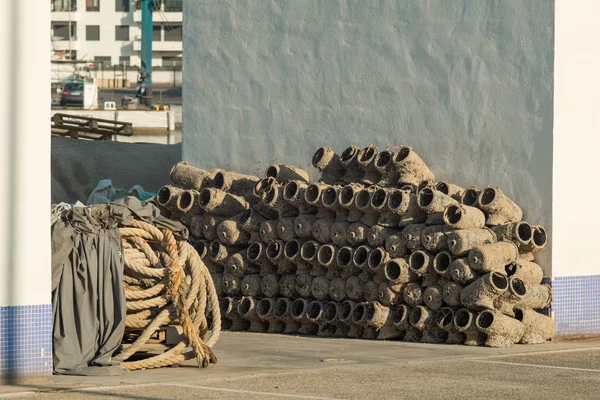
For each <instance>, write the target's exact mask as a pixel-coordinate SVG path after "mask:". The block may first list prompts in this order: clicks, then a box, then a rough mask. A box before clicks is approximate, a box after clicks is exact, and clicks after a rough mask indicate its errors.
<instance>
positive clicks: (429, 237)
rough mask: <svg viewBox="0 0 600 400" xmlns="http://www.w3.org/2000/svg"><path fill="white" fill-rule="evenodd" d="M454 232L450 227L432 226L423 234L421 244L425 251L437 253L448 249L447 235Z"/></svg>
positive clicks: (424, 230)
mask: <svg viewBox="0 0 600 400" xmlns="http://www.w3.org/2000/svg"><path fill="white" fill-rule="evenodd" d="M453 230H454V228H453V227H451V226H448V225H431V226H428V227H427V228H425V229H423V232H421V243H422V244H423V247H424V248H425V250H429V251H433V252H437V251H441V250H443V249H447V248H448V241H447V235H448V233H450V232H452V231H453Z"/></svg>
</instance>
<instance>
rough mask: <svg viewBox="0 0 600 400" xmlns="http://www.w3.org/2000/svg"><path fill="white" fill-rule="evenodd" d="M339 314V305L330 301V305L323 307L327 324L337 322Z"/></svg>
mask: <svg viewBox="0 0 600 400" xmlns="http://www.w3.org/2000/svg"><path fill="white" fill-rule="evenodd" d="M337 314H338V305H337V303H335V302H333V301H330V302H329V303H326V304H325V307H323V319H324V320H325V322H327V323H331V322H334V321H335V320H336V317H337Z"/></svg>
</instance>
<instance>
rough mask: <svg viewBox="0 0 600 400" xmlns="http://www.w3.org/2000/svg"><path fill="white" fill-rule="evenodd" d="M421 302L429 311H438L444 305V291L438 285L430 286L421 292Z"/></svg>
mask: <svg viewBox="0 0 600 400" xmlns="http://www.w3.org/2000/svg"><path fill="white" fill-rule="evenodd" d="M423 301H424V302H425V305H426V306H427V307H429V308H430V309H431V310H434V311H435V310H439V309H440V308H441V307H442V306H443V305H444V289H443V288H442V286H440V285H437V284H436V285H431V286H429V287H427V288H425V290H424V291H423Z"/></svg>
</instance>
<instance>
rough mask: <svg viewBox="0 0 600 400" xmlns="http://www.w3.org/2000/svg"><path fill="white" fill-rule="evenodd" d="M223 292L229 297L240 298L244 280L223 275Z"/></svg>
mask: <svg viewBox="0 0 600 400" xmlns="http://www.w3.org/2000/svg"><path fill="white" fill-rule="evenodd" d="M223 291H224V292H225V294H226V295H228V296H240V295H241V294H242V279H241V278H239V277H237V276H235V275H232V274H229V273H224V274H223Z"/></svg>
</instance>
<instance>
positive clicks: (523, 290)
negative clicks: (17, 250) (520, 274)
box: [509, 278, 527, 297]
mask: <svg viewBox="0 0 600 400" xmlns="http://www.w3.org/2000/svg"><path fill="white" fill-rule="evenodd" d="M509 285H510V289H511V291H512V292H513V293H514V294H516V295H517V296H519V297H523V296H525V294H527V287H526V286H525V282H523V281H522V280H521V279H519V278H512V279H511V280H510V282H509Z"/></svg>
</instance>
